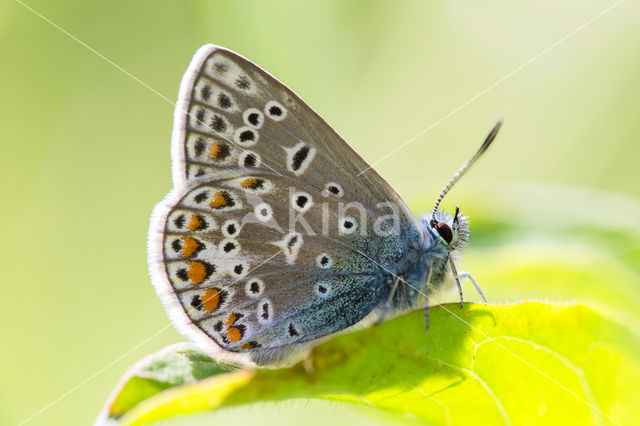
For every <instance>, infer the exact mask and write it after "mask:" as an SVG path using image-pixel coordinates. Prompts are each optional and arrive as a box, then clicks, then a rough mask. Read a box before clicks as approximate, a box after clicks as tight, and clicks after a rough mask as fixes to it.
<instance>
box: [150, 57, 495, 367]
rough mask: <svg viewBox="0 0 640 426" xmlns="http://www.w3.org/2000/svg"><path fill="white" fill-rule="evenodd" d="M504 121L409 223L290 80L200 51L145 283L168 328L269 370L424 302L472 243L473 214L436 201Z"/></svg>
mask: <svg viewBox="0 0 640 426" xmlns="http://www.w3.org/2000/svg"><path fill="white" fill-rule="evenodd" d="M499 127H500V123H498V124H497V125H496V127H494V129H493V130H492V131H491V133H490V134H489V136H488V137H487V138H486V140H485V142H484V143H483V145H482V146H481V148H480V149H479V150H478V152H477V153H476V154H475V155H474V156H473V157H472V158H471V160H469V161H468V162H467V163H466V164H465V165H464V166H463V167H462V168H461V169H460V170H459V171H458V173H456V175H455V176H454V177H453V179H452V180H451V181H450V182H449V184H448V185H447V186H446V187H445V189H444V190H443V191H442V193H441V194H440V197H439V198H438V200H437V202H436V205H435V207H434V209H433V212H432V214H431V215H430V216H425V215H423V217H421V218H419V219H418V218H416V217H415V216H414V215H413V214H412V213H411V211H410V210H409V208H408V207H407V206H406V204H405V203H404V202H403V201H402V199H401V198H400V197H399V196H398V194H396V192H395V191H394V190H393V189H392V188H391V187H390V186H389V185H388V184H387V183H386V182H385V181H384V179H382V178H381V177H380V176H379V175H378V174H377V173H376V172H375V171H374V170H372V169H369V166H368V165H367V163H366V162H365V161H364V160H363V159H362V158H361V157H360V156H359V155H358V154H357V153H356V152H355V151H353V150H352V149H351V148H350V147H349V145H347V143H346V142H345V141H344V140H343V139H342V138H341V137H340V136H339V135H338V134H337V133H336V132H335V131H334V130H333V129H332V128H331V127H330V126H329V125H328V124H327V123H326V122H325V121H324V120H323V119H322V118H321V117H320V116H319V115H318V114H316V113H315V112H314V111H313V110H312V109H311V108H310V107H309V106H307V105H306V104H305V103H304V102H303V101H302V100H301V99H300V98H299V97H298V96H297V95H296V94H295V93H293V92H292V91H291V90H290V89H289V88H287V87H286V86H284V85H283V84H282V83H280V82H279V81H278V80H276V79H275V78H274V77H273V76H271V75H270V74H268V73H267V72H266V71H264V70H263V69H261V68H259V67H258V66H256V65H255V64H253V63H252V62H250V61H249V60H247V59H245V58H243V57H242V56H240V55H238V54H236V53H234V52H232V51H229V50H227V49H224V48H221V47H217V46H213V45H205V46H203V47H201V48H200V49H199V50H198V51H197V53H196V54H195V56H194V58H193V60H192V61H191V64H190V65H189V67H188V69H187V71H186V73H185V75H184V78H183V80H182V83H181V86H180V92H179V96H178V102H177V104H176V110H175V117H174V130H173V135H172V161H173V184H174V189H173V190H172V191H171V192H170V193H169V194H168V195H167V197H166V198H165V199H164V200H163V201H162V202H160V203H159V204H158V205H157V206H156V208H155V209H154V212H153V215H152V220H151V226H150V230H149V247H148V249H149V265H150V270H151V276H152V281H153V284H154V286H155V288H156V291H157V293H158V295H159V296H160V299H161V300H162V302H163V304H164V306H165V308H166V310H167V312H168V314H169V316H170V318H171V319H172V321H173V322H174V324H175V326H176V328H177V329H178V330H179V331H180V332H182V333H183V334H184V335H186V336H188V337H190V338H191V339H192V340H194V341H195V342H196V343H197V344H198V345H199V346H200V347H202V348H203V349H204V350H206V351H207V352H208V353H210V354H211V355H212V356H214V357H216V358H217V359H219V360H220V361H225V362H231V363H235V364H242V365H261V366H277V365H285V364H290V363H291V362H293V361H294V360H297V359H299V358H300V357H301V356H303V355H304V354H305V353H306V352H307V350H308V349H309V348H310V347H311V346H312V345H313V344H315V343H318V341H319V340H320V339H322V338H325V337H327V336H329V335H332V334H335V333H337V332H340V331H343V330H347V329H350V328H352V327H358V326H362V325H367V324H371V323H373V322H376V321H381V320H383V319H384V318H388V317H391V316H395V315H398V314H400V313H402V312H405V311H407V310H410V309H414V308H416V307H418V306H419V305H420V304H424V306H425V313H428V310H427V306H428V305H427V300H426V294H427V283H429V286H434V287H437V286H441V285H442V283H444V282H445V276H447V275H453V277H454V278H455V281H456V282H457V284H458V288H459V289H460V277H459V275H458V273H457V271H456V269H455V261H456V260H457V259H458V258H459V256H460V254H461V252H462V249H463V247H464V246H465V245H466V244H467V242H468V240H469V228H468V225H467V218H466V217H465V216H464V215H463V214H462V213H460V212H459V210H458V209H456V212H455V214H454V215H453V216H451V215H449V214H447V213H444V212H441V211H439V210H438V206H439V204H440V201H441V200H442V197H444V195H445V194H446V193H447V192H448V190H449V189H450V188H451V186H452V185H453V184H454V183H455V182H456V181H457V180H458V179H459V178H460V177H461V176H462V174H463V173H464V172H465V171H466V170H467V168H468V167H469V166H470V165H471V164H472V163H473V162H474V161H475V160H476V159H477V158H478V157H479V156H480V155H481V154H482V153H483V152H484V151H485V150H486V149H487V148H488V147H489V145H490V144H491V142H492V141H493V139H494V137H495V135H496V133H497V131H498V129H499ZM367 169H368V170H367ZM363 170H367V172H366V173H363V174H360V172H362V171H363ZM450 271H452V274H450ZM472 281H473V283H474V284H475V285H476V288H477V289H478V290H479V287H478V286H477V284H476V283H475V281H474V280H473V279H472ZM460 300H461V303H462V291H461V290H460ZM426 319H427V321H428V317H426Z"/></svg>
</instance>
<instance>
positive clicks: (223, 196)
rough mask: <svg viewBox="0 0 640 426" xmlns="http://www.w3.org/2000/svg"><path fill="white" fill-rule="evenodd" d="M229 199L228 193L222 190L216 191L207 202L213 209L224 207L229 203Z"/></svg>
mask: <svg viewBox="0 0 640 426" xmlns="http://www.w3.org/2000/svg"><path fill="white" fill-rule="evenodd" d="M229 199H230V197H229V194H227V193H226V192H224V191H218V192H216V193H215V194H213V198H212V199H211V202H210V203H209V205H210V206H211V207H213V208H214V209H219V208H221V207H226V206H228V205H229Z"/></svg>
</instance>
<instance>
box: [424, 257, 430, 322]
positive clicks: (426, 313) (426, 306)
mask: <svg viewBox="0 0 640 426" xmlns="http://www.w3.org/2000/svg"><path fill="white" fill-rule="evenodd" d="M430 277H431V268H429V270H428V271H427V281H426V282H427V285H425V286H424V329H425V330H429V278H430Z"/></svg>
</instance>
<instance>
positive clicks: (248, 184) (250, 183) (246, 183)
mask: <svg viewBox="0 0 640 426" xmlns="http://www.w3.org/2000/svg"><path fill="white" fill-rule="evenodd" d="M257 184H258V179H256V178H248V179H245V180H243V181H240V186H241V187H243V188H254V187H255V186H256V185H257Z"/></svg>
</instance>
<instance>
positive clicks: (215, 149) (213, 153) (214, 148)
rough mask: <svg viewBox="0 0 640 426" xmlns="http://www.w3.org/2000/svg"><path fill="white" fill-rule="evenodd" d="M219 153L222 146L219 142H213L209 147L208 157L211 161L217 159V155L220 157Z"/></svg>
mask: <svg viewBox="0 0 640 426" xmlns="http://www.w3.org/2000/svg"><path fill="white" fill-rule="evenodd" d="M221 151H222V144H221V143H220V142H215V143H213V144H212V145H211V148H209V157H210V158H211V159H212V160H215V159H216V158H218V155H220V152H221Z"/></svg>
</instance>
